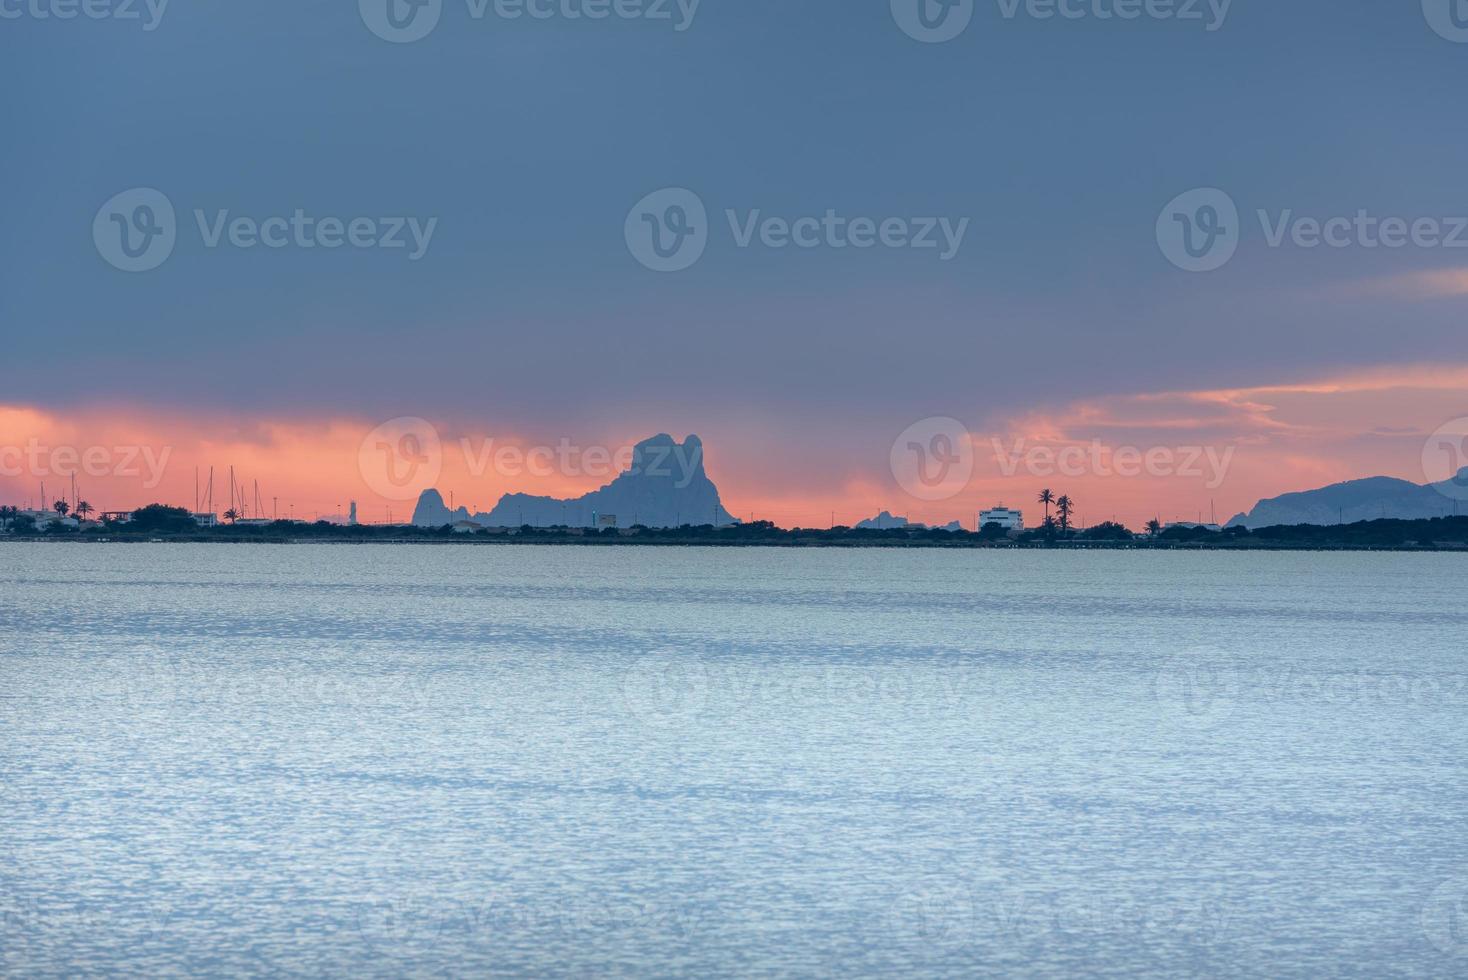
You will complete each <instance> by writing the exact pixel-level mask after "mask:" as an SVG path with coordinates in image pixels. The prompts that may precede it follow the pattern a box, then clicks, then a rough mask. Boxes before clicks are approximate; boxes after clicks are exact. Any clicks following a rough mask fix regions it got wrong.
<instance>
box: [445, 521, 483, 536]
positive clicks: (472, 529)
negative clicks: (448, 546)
mask: <svg viewBox="0 0 1468 980" xmlns="http://www.w3.org/2000/svg"><path fill="white" fill-rule="evenodd" d="M452 527H453V531H454V533H455V534H474V533H476V532H478V531H483V530H484V525H483V524H478V523H476V522H474V521H455V522H454V523H453V525H452Z"/></svg>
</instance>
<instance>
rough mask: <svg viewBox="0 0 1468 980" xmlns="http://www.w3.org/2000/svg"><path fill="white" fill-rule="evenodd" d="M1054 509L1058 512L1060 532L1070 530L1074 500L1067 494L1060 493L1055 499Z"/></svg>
mask: <svg viewBox="0 0 1468 980" xmlns="http://www.w3.org/2000/svg"><path fill="white" fill-rule="evenodd" d="M1055 509H1056V510H1057V511H1058V512H1059V513H1060V532H1061V533H1062V534H1064V533H1066V532H1068V531H1069V530H1070V515H1071V511H1073V510H1075V501H1073V500H1071V499H1070V497H1069V496H1068V495H1067V494H1061V495H1060V497H1059V499H1057V500H1056V501H1055Z"/></svg>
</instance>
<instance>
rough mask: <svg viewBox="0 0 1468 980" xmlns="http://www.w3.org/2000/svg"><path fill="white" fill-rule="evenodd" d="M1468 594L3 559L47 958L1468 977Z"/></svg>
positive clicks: (1103, 568)
mask: <svg viewBox="0 0 1468 980" xmlns="http://www.w3.org/2000/svg"><path fill="white" fill-rule="evenodd" d="M1465 572H1468V562H1465V559H1464V558H1462V557H1455V556H1417V555H1363V554H1346V555H1328V554H1305V555H1287V554H1262V555H1194V554H1138V553H1098V554H1040V553H1023V554H1011V553H993V552H959V553H931V552H916V551H904V552H879V551H790V550H739V551H732V550H702V549H653V548H616V549H581V548H537V547H443V548H431V547H377V546H358V547H354V546H335V547H333V546H320V547H317V546H311V547H307V546H300V547H271V546H227V545H138V546H123V545H115V546H80V545H65V544H57V545H42V544H10V545H0V972H3V973H5V974H6V975H16V976H61V975H67V976H75V975H79V974H116V973H127V974H140V975H158V974H177V973H184V972H187V973H192V974H203V975H221V976H222V975H240V974H247V975H319V974H353V975H362V976H396V975H403V974H413V975H422V974H430V973H431V974H437V975H445V974H448V975H482V974H499V975H522V974H532V975H546V976H568V977H569V976H578V977H579V976H587V975H605V974H612V975H628V976H633V975H635V976H678V975H710V974H721V975H727V974H731V973H737V974H747V975H760V976H776V975H778V976H810V977H815V976H831V975H843V974H854V975H902V976H914V975H931V976H974V975H1030V976H1054V977H1061V976H1075V975H1110V976H1137V975H1142V976H1157V977H1162V976H1167V977H1172V976H1260V977H1318V976H1322V975H1349V976H1361V977H1382V976H1442V977H1448V976H1462V975H1464V974H1465V973H1468V770H1465V765H1468V763H1465V750H1468V687H1465V679H1468V602H1465V591H1464V583H1465Z"/></svg>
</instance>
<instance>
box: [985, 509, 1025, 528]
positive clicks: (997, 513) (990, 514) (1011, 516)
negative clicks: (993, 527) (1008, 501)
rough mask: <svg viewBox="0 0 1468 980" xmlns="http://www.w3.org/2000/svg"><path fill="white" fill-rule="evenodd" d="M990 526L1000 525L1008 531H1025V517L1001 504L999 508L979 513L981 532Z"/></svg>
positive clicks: (1021, 513)
mask: <svg viewBox="0 0 1468 980" xmlns="http://www.w3.org/2000/svg"><path fill="white" fill-rule="evenodd" d="M989 524H998V525H999V526H1000V527H1002V528H1004V530H1006V531H1023V530H1024V529H1025V515H1024V513H1023V512H1021V511H1017V510H1011V509H1009V508H1008V507H1005V506H1004V505H1003V504H1000V505H999V506H998V507H992V508H990V509H989V510H981V511H979V530H980V531H982V530H983V529H984V528H985V527H986V526H987V525H989Z"/></svg>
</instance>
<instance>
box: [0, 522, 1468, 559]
mask: <svg viewBox="0 0 1468 980" xmlns="http://www.w3.org/2000/svg"><path fill="white" fill-rule="evenodd" d="M5 542H70V543H77V544H151V543H210V544H282V545H290V544H416V545H477V546H495V545H498V546H503V547H513V546H517V545H518V546H525V545H554V546H562V547H608V548H615V547H732V548H741V547H742V548H752V547H763V548H865V549H872V548H920V549H945V550H954V549H964V550H976V549H994V550H1037V549H1038V550H1066V551H1094V550H1127V551H1179V550H1189V551H1418V552H1425V551H1431V552H1443V551H1446V552H1468V516H1464V517H1441V518H1430V519H1422V520H1394V519H1385V520H1375V521H1361V522H1358V523H1355V524H1341V525H1333V526H1320V525H1297V526H1279V527H1267V528H1260V529H1256V530H1249V529H1247V528H1229V529H1228V530H1226V531H1223V532H1217V531H1209V530H1205V529H1203V528H1181V527H1179V528H1171V529H1169V530H1166V531H1163V532H1161V533H1158V534H1156V535H1152V536H1148V537H1144V538H1136V537H1130V536H1128V537H1126V538H1121V537H1088V536H1086V534H1085V533H1084V532H1081V533H1075V534H1073V535H1072V536H1068V537H1066V536H1061V535H1058V534H1054V533H1046V532H1045V531H1043V530H1039V529H1037V530H1035V531H1032V532H1027V533H1026V534H1024V535H1021V536H1020V537H1019V538H1018V539H1015V538H1010V537H996V536H994V535H986V534H983V533H975V532H971V531H949V530H942V529H926V528H924V529H914V528H898V529H891V530H870V529H854V528H846V527H837V528H831V529H800V528H797V529H793V530H786V529H783V528H778V527H775V526H774V525H772V524H768V523H763V522H761V523H754V524H741V525H734V526H728V527H719V528H715V527H712V526H710V525H703V526H701V527H692V526H684V527H680V528H644V527H634V528H623V529H616V528H606V529H603V530H600V531H598V530H594V529H587V528H569V527H567V528H534V527H519V528H485V529H481V530H478V531H474V532H471V533H458V532H455V530H454V529H453V528H452V527H451V526H445V527H441V528H419V527H412V526H406V525H340V524H328V523H326V522H319V523H316V524H304V523H300V522H292V521H276V522H272V523H269V524H259V525H237V526H231V525H227V524H225V525H219V526H216V527H212V528H202V527H191V528H187V529H184V528H163V527H155V528H146V527H141V528H134V527H131V526H129V525H118V526H113V527H105V528H92V529H89V530H86V531H82V532H77V531H71V532H70V533H54V532H48V533H33V534H25V533H10V534H4V535H0V543H5Z"/></svg>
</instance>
